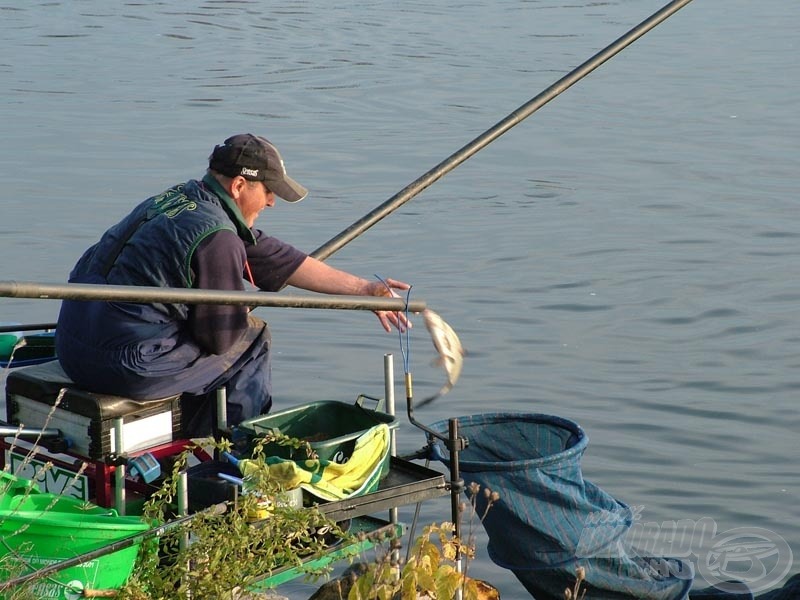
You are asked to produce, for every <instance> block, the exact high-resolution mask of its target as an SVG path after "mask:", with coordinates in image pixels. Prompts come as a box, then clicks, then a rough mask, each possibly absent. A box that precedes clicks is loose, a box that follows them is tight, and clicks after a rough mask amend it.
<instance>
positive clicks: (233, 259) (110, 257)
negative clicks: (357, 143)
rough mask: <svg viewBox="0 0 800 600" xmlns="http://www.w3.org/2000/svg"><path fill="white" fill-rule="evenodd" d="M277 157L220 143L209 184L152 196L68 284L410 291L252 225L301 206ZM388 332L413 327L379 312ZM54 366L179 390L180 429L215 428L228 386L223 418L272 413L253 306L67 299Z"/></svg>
mask: <svg viewBox="0 0 800 600" xmlns="http://www.w3.org/2000/svg"><path fill="white" fill-rule="evenodd" d="M306 194H307V191H306V189H305V188H304V187H303V186H301V185H300V184H298V183H297V182H296V181H294V180H293V179H292V178H290V177H289V176H288V175H287V174H286V168H285V166H284V163H283V160H282V159H281V156H280V154H279V153H278V150H277V149H276V148H275V146H273V145H272V144H271V143H270V142H269V141H267V140H266V139H264V138H262V137H257V136H255V135H251V134H241V135H235V136H233V137H230V138H228V139H227V140H225V142H224V143H223V144H222V145H219V146H216V147H215V148H214V151H213V152H212V154H211V156H210V157H209V167H208V171H207V173H206V175H205V177H203V179H202V181H197V180H190V181H188V182H186V183H182V184H179V185H176V186H175V187H172V188H170V189H168V190H166V191H165V192H163V193H161V194H159V195H157V196H153V197H152V198H149V199H147V200H145V201H144V202H143V203H141V204H140V205H139V206H137V207H136V208H134V209H133V211H132V212H131V213H130V214H129V215H128V216H127V217H125V218H124V219H123V220H122V221H120V222H119V223H118V224H117V225H114V226H113V227H111V229H109V230H108V231H106V233H105V234H103V236H102V237H101V238H100V241H99V242H97V243H96V244H95V245H94V246H92V247H91V248H89V249H88V250H87V251H86V252H85V253H84V255H83V256H82V257H81V258H80V260H79V261H78V263H77V265H76V266H75V268H74V269H73V271H72V273H71V274H70V282H75V283H99V284H111V285H138V286H161V287H186V288H200V289H215V290H235V291H242V290H244V278H246V279H247V280H248V281H250V282H251V283H252V284H253V285H254V286H256V287H258V288H259V289H261V290H265V291H277V290H279V289H281V288H282V287H283V286H284V285H287V284H288V285H292V286H295V287H298V288H303V289H306V290H311V291H315V292H322V293H329V294H348V295H364V296H389V295H392V293H393V292H392V289H396V290H407V289H409V287H410V286H409V285H408V284H406V283H403V282H401V281H395V280H392V279H387V280H386V284H384V283H382V282H380V281H377V280H376V281H368V280H366V279H362V278H361V277H357V276H355V275H351V274H350V273H346V272H344V271H340V270H337V269H334V268H333V267H330V266H328V265H326V264H325V263H323V262H321V261H319V260H316V259H314V258H312V257H310V256H307V255H306V254H305V253H303V252H301V251H300V250H298V249H296V248H294V247H293V246H291V245H289V244H287V243H285V242H282V241H280V240H278V239H276V238H273V237H271V236H268V235H266V234H265V233H264V232H263V231H261V230H259V229H255V228H254V227H253V225H254V223H255V220H256V217H258V215H259V213H260V212H261V211H262V210H263V209H264V208H266V207H271V206H273V205H274V203H275V196H278V197H280V198H283V199H284V200H286V201H288V202H297V201H299V200H302V199H303V198H304V197H305V196H306ZM376 314H377V316H378V318H379V320H380V322H381V324H382V325H383V327H384V329H385V330H386V331H391V328H392V326H394V327H397V328H398V329H399V330H401V331H402V330H404V329H405V327H407V326H410V324H409V323H408V322H407V321H406V318H405V316H404V315H402V314H401V313H394V312H386V311H376ZM56 331H57V334H56V348H57V352H58V357H59V361H60V362H61V366H62V367H63V369H64V371H65V372H66V373H67V375H69V377H70V378H71V379H72V380H73V381H75V382H76V383H77V384H78V385H80V386H81V387H84V388H85V389H87V390H90V391H94V392H98V393H105V394H115V395H122V396H126V397H131V398H134V399H137V400H146V399H154V398H161V397H165V396H169V395H172V394H178V393H183V400H182V402H181V408H182V413H183V415H184V433H185V434H188V435H193V436H201V435H207V434H209V433H210V432H211V431H212V428H213V412H214V407H215V400H214V394H215V391H216V390H217V388H219V387H221V386H225V388H226V390H227V398H228V422H229V423H230V424H232V425H235V424H237V423H239V422H241V421H242V420H244V419H248V418H251V417H254V416H257V415H258V414H262V413H266V412H268V411H269V409H270V406H271V404H272V396H271V385H270V353H269V351H270V345H271V340H270V334H269V329H268V327H267V325H266V323H264V322H263V321H261V320H260V319H256V318H254V317H252V316H250V315H249V311H248V309H247V307H242V306H227V305H184V304H160V303H153V304H133V303H127V302H85V301H70V300H65V301H64V302H63V303H62V306H61V313H60V315H59V318H58V327H57V330H56Z"/></svg>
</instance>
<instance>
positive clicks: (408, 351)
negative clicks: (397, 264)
mask: <svg viewBox="0 0 800 600" xmlns="http://www.w3.org/2000/svg"><path fill="white" fill-rule="evenodd" d="M375 278H376V279H377V280H378V281H380V282H381V283H382V284H383V285H384V287H385V288H386V289H387V290H389V294H391V295H392V296H395V297H396V296H397V292H395V291H394V290H393V289H392V288H391V287H390V286H389V284H388V283H387V282H386V280H385V279H383V277H381V276H380V275H378V274H375ZM412 287H413V286H412ZM410 299H411V288H408V290H406V298H405V308H404V309H403V312H404V313H405V317H406V321H408V320H409V316H408V304H409V302H410ZM409 329H410V327H406V328H405V336H406V339H405V348H404V347H403V331H402V328H401V327H398V328H397V337H398V339H399V341H400V355H401V356H402V357H403V373H404V374H405V375H408V370H409V358H410V355H411V336H410V334H409V331H408V330H409Z"/></svg>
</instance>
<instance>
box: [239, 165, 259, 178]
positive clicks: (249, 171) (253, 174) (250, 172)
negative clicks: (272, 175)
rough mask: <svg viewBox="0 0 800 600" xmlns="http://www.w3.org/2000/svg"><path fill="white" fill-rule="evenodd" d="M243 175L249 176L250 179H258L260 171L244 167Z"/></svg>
mask: <svg viewBox="0 0 800 600" xmlns="http://www.w3.org/2000/svg"><path fill="white" fill-rule="evenodd" d="M241 174H242V175H249V176H250V177H258V169H248V168H247V167H242V173H241Z"/></svg>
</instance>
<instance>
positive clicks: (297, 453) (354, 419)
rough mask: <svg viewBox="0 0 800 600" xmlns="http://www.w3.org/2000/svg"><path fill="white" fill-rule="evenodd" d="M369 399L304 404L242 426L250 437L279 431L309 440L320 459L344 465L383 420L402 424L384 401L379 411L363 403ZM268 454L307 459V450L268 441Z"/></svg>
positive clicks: (253, 420) (266, 453) (379, 403)
mask: <svg viewBox="0 0 800 600" xmlns="http://www.w3.org/2000/svg"><path fill="white" fill-rule="evenodd" d="M365 398H366V397H365V396H359V398H358V400H356V402H355V404H347V403H345V402H338V401H335V400H321V401H319V402H311V403H309V404H302V405H300V406H296V407H294V408H290V409H287V410H283V411H280V412H275V413H271V414H268V415H261V416H259V417H255V418H253V419H249V420H247V421H243V422H242V423H241V424H240V425H239V426H238V429H239V431H240V432H242V433H244V434H245V435H247V436H249V437H250V438H252V437H256V436H259V437H261V436H264V435H265V434H268V433H271V432H278V433H282V434H284V435H288V436H289V437H293V438H297V439H301V440H305V441H307V442H308V443H309V445H310V446H311V448H312V449H313V450H314V452H316V453H317V455H318V457H319V458H320V459H323V460H330V461H333V462H337V463H339V464H344V463H345V462H347V460H348V459H349V458H350V456H351V455H352V454H353V449H354V448H355V443H356V439H357V438H358V437H359V436H360V435H361V434H363V433H365V432H366V431H367V430H368V429H369V428H371V427H373V426H375V425H378V424H380V423H386V424H387V425H388V426H389V428H390V429H395V428H396V427H397V425H398V422H397V420H396V419H395V418H394V417H393V416H392V415H389V414H387V413H384V412H381V411H380V410H379V409H380V408H381V405H382V401H378V406H377V407H376V410H369V409H366V408H364V407H363V406H362V403H363V400H364V399H365ZM264 454H265V455H266V456H278V457H280V458H291V459H293V460H303V459H305V458H306V453H305V450H304V449H300V450H295V449H293V448H290V447H288V446H280V445H278V444H276V443H270V444H266V445H265V446H264Z"/></svg>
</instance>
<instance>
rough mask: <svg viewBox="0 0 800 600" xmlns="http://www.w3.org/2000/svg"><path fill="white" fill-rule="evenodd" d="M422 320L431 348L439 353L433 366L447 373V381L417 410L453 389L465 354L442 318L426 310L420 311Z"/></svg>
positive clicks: (420, 404)
mask: <svg viewBox="0 0 800 600" xmlns="http://www.w3.org/2000/svg"><path fill="white" fill-rule="evenodd" d="M422 318H423V319H424V321H425V327H426V328H427V330H428V332H429V333H430V334H431V340H432V341H433V347H434V348H436V352H438V353H439V358H438V359H437V360H436V363H435V364H436V366H441V367H444V370H445V373H447V381H446V382H445V384H444V385H443V386H442V387H441V389H440V390H439V391H438V392H437V393H436V394H435V395H433V396H431V397H430V398H425V399H424V400H422V401H421V402H420V403H419V404H417V408H419V407H420V406H424V405H425V404H428V403H429V402H431V401H433V400H435V399H436V398H438V397H439V396H442V395H444V394H446V393H447V392H449V391H450V390H451V389H453V386H454V385H455V384H456V381H458V378H459V376H460V375H461V368H462V367H463V366H464V356H466V354H467V353H466V351H465V350H464V347H463V346H462V345H461V341H460V340H459V339H458V336H457V335H456V332H455V331H453V328H452V327H450V325H448V324H447V322H445V320H444V319H442V317H440V316H439V315H438V314H436V313H435V312H433V311H432V310H431V309H429V308H426V309H425V310H424V311H422Z"/></svg>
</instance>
